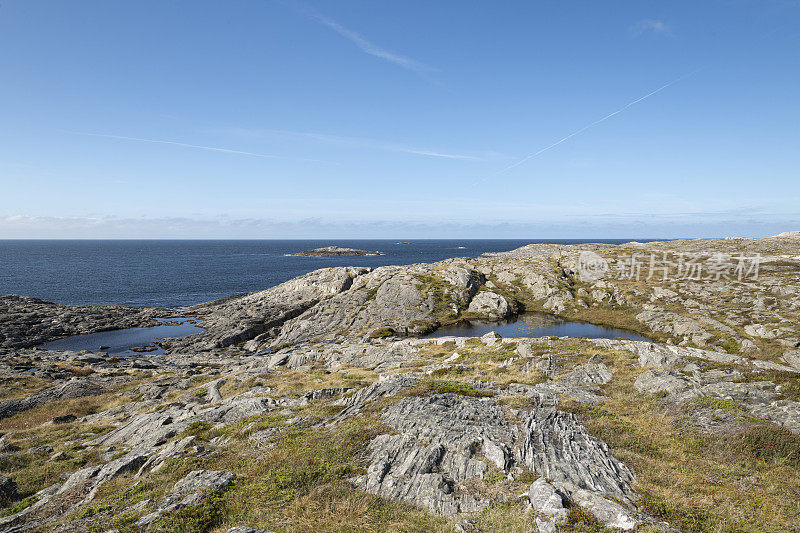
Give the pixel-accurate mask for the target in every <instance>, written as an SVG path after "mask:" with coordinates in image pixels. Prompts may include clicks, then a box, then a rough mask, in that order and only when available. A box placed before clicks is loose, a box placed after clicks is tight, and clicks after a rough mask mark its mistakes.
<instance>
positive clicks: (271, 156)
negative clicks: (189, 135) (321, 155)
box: [70, 131, 327, 163]
mask: <svg viewBox="0 0 800 533" xmlns="http://www.w3.org/2000/svg"><path fill="white" fill-rule="evenodd" d="M70 133H74V134H76V135H88V136H90V137H104V138H106V139H119V140H123V141H135V142H142V143H153V144H169V145H172V146H182V147H184V148H194V149H196V150H207V151H210V152H222V153H226V154H234V155H246V156H250V157H261V158H265V159H293V160H299V161H313V162H315V163H327V161H321V160H319V159H308V158H301V157H287V156H281V155H275V154H264V153H259V152H247V151H244V150H233V149H230V148H219V147H216V146H203V145H199V144H189V143H184V142H179V141H164V140H161V139H144V138H142V137H127V136H125V135H111V134H108V133H86V132H80V131H72V132H70Z"/></svg>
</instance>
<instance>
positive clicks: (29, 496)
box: [0, 233, 800, 533]
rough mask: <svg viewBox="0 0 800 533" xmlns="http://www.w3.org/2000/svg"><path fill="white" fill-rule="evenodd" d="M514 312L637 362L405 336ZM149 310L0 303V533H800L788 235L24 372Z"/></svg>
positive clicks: (795, 326)
mask: <svg viewBox="0 0 800 533" xmlns="http://www.w3.org/2000/svg"><path fill="white" fill-rule="evenodd" d="M692 254H694V255H692ZM673 256H674V259H673ZM637 257H638V258H639V260H640V261H639V262H638V263H637V259H636V258H637ZM668 258H669V259H668ZM686 258H693V259H692V260H691V261H690V264H691V265H694V266H693V267H692V268H693V269H694V270H693V271H692V272H688V270H685V271H683V272H681V270H680V268H684V269H687V268H688V267H686V264H687V263H686V262H685V260H686ZM753 258H758V259H757V260H755V259H753ZM723 259H725V261H723ZM656 260H658V261H662V260H663V264H661V263H658V265H659V266H660V267H661V270H659V271H658V274H657V275H651V273H650V272H647V265H649V267H650V268H653V265H655V264H656ZM753 261H757V263H758V264H757V265H755V266H754V264H753ZM672 263H674V264H672ZM587 265H588V266H587ZM637 265H638V268H639V270H637ZM697 265H703V268H705V273H704V272H703V271H702V269H701V271H700V273H699V275H695V274H697V269H698V267H697ZM723 267H724V268H723ZM745 267H746V270H745ZM756 268H757V272H756V271H755V270H756ZM668 269H673V270H669V271H668ZM737 269H739V270H738V271H737ZM673 271H675V272H676V274H675V275H674V276H673V275H672V273H673ZM687 272H688V273H687ZM637 273H638V274H639V275H638V276H637ZM667 274H670V275H669V276H668V275H667ZM681 274H683V275H681ZM718 274H719V276H717V275H718ZM743 274H744V275H743ZM523 311H535V312H544V313H549V314H553V315H557V316H559V317H562V318H565V319H570V320H583V321H588V322H592V323H597V324H604V325H609V326H613V327H620V328H624V329H629V330H632V331H636V332H640V333H642V334H643V335H646V336H647V337H648V338H651V339H653V342H639V341H624V340H609V339H596V340H590V339H581V338H569V337H562V338H555V337H545V338H502V337H500V336H499V335H497V334H487V335H484V336H483V337H438V338H422V337H423V336H424V335H425V334H426V333H428V332H431V331H434V330H436V329H438V328H441V327H445V326H448V325H451V324H455V323H457V322H459V321H462V320H471V319H474V320H499V319H503V318H507V317H511V316H514V315H515V314H517V313H520V312H523ZM165 312H166V311H165V310H163V309H137V308H124V307H85V306H84V307H79V306H65V305H60V304H54V303H50V302H44V301H41V300H36V299H33V298H26V297H21V296H3V297H0V376H1V377H0V391H2V393H0V434H1V435H0V531H9V532H10V531H60V532H77V531H109V530H112V529H113V530H117V531H229V532H232V533H242V532H259V531H312V530H313V531H317V530H319V531H338V530H352V529H366V530H375V531H384V530H407V531H462V532H463V531H486V532H489V531H539V532H552V531H606V530H624V531H665V532H667V531H726V530H730V531H734V530H744V531H752V530H769V531H791V530H792V528H794V527H795V526H796V524H797V523H798V522H800V509H798V508H797V505H796V499H795V498H793V497H791V494H796V493H800V320H799V318H800V239H797V238H796V235H795V234H794V233H788V234H785V235H783V236H776V237H773V238H769V239H735V240H734V239H728V240H686V241H665V242H657V243H645V244H643V243H627V244H622V245H616V246H615V245H600V244H597V245H591V244H589V245H551V244H534V245H528V246H525V247H522V248H519V249H516V250H512V251H510V252H504V253H497V254H485V255H483V256H481V257H478V258H474V259H469V258H454V259H449V260H445V261H441V262H438V263H433V264H415V265H407V266H388V267H379V268H374V269H371V268H366V267H335V268H325V269H320V270H316V271H313V272H310V273H309V274H306V275H304V276H300V277H298V278H295V279H293V280H290V281H288V282H286V283H283V284H281V285H278V286H275V287H271V288H267V289H265V290H263V291H258V292H253V293H249V294H245V295H237V296H234V297H230V298H226V299H223V300H218V301H215V302H209V303H207V304H202V305H198V306H195V307H194V308H192V309H191V310H189V312H190V313H191V314H192V315H199V316H201V317H202V318H203V327H204V328H205V329H204V330H203V331H202V332H200V333H197V334H194V335H190V336H187V337H183V338H180V339H172V340H169V341H166V342H164V343H163V346H164V348H165V353H163V354H159V355H153V354H144V355H142V356H137V357H109V356H108V355H107V354H103V353H89V352H63V351H46V350H41V349H38V348H36V346H37V345H39V344H41V343H43V342H47V341H49V340H53V339H56V338H60V337H63V336H67V335H75V334H80V333H89V332H95V331H103V330H108V329H120V328H127V327H135V326H146V325H155V323H157V321H155V318H156V317H165V316H170V315H169V314H165ZM172 316H174V315H172ZM755 508H758V511H753V509H755Z"/></svg>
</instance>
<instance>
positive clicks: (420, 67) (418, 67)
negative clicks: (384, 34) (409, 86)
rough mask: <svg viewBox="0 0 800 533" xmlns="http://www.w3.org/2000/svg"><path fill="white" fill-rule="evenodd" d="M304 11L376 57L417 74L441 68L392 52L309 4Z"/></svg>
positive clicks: (304, 7) (303, 8)
mask: <svg viewBox="0 0 800 533" xmlns="http://www.w3.org/2000/svg"><path fill="white" fill-rule="evenodd" d="M302 11H303V12H304V13H305V14H306V15H308V16H309V17H311V18H312V19H314V20H316V21H317V22H319V23H320V24H323V25H325V26H327V27H329V28H330V29H332V30H333V31H335V32H336V33H338V34H339V35H341V36H342V37H344V38H345V39H347V40H349V41H351V42H352V43H353V44H355V45H356V46H357V47H358V48H360V49H361V51H362V52H364V53H367V54H369V55H371V56H375V57H378V58H380V59H383V60H386V61H389V62H390V63H394V64H395V65H397V66H399V67H403V68H404V69H407V70H410V71H412V72H416V73H417V74H425V73H430V72H437V71H438V70H439V69H437V68H434V67H431V66H429V65H426V64H425V63H422V62H420V61H417V60H416V59H412V58H410V57H407V56H403V55H400V54H395V53H394V52H390V51H388V50H386V49H385V48H382V47H380V46H378V45H377V44H375V43H373V42H371V41H368V40H367V39H365V38H364V37H362V36H361V35H359V34H358V33H356V32H354V31H353V30H350V29H348V28H345V27H344V26H342V25H341V24H339V23H338V22H336V21H335V20H333V19H332V18H330V17H328V16H326V15H323V14H322V13H320V12H318V11H316V10H314V9H312V8H310V7H308V6H303V7H302Z"/></svg>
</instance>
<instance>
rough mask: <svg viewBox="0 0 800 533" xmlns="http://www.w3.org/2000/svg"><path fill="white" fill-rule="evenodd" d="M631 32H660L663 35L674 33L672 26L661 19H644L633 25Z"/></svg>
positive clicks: (634, 33) (639, 33) (637, 33)
mask: <svg viewBox="0 0 800 533" xmlns="http://www.w3.org/2000/svg"><path fill="white" fill-rule="evenodd" d="M630 32H631V33H632V34H633V35H637V36H638V35H642V34H643V33H647V32H651V33H660V34H662V35H672V28H670V27H669V26H667V25H666V24H665V23H664V22H663V21H660V20H653V19H643V20H640V21H638V22H637V23H636V24H634V25H633V26H631V27H630Z"/></svg>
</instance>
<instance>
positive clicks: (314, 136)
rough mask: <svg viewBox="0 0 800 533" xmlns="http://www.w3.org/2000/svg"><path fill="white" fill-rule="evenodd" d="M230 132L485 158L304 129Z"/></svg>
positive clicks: (446, 156) (476, 159)
mask: <svg viewBox="0 0 800 533" xmlns="http://www.w3.org/2000/svg"><path fill="white" fill-rule="evenodd" d="M227 131H229V132H231V133H236V134H239V135H248V136H257V137H262V136H264V135H278V136H281V137H294V138H298V139H308V140H312V141H317V142H323V143H331V144H343V145H348V146H360V147H366V148H375V149H378V150H387V151H390V152H401V153H405V154H413V155H422V156H428V157H440V158H444V159H461V160H470V161H483V160H484V159H485V158H484V157H481V156H478V155H468V154H455V153H450V152H443V151H440V150H431V149H425V148H418V147H414V146H408V145H405V144H400V143H394V142H389V141H382V140H378V139H366V138H363V137H346V136H342V135H330V134H327V133H312V132H306V131H290V130H275V129H263V130H247V129H240V128H235V129H230V130H227Z"/></svg>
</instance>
